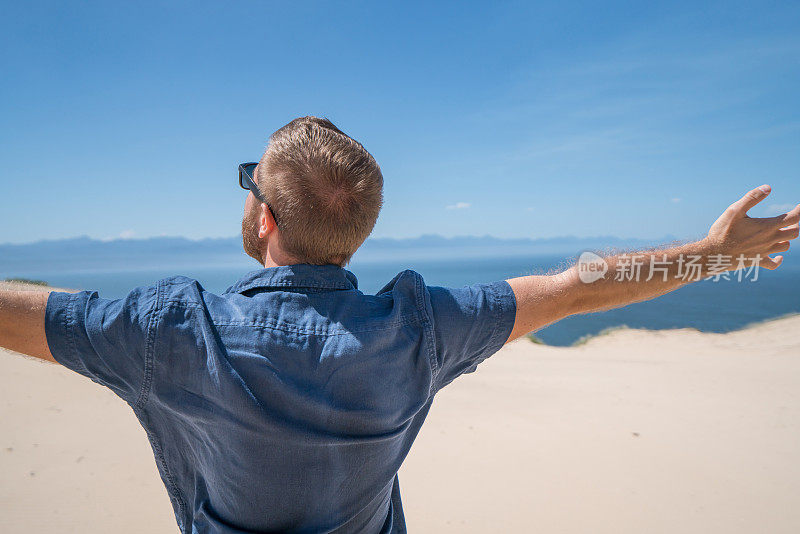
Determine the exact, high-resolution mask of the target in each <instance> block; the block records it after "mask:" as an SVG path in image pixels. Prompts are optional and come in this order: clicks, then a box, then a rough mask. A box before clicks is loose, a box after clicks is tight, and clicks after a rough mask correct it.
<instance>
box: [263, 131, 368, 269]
mask: <svg viewBox="0 0 800 534" xmlns="http://www.w3.org/2000/svg"><path fill="white" fill-rule="evenodd" d="M257 180H258V186H259V189H260V190H261V192H262V193H263V194H264V197H265V198H266V199H267V201H268V202H269V204H270V206H271V207H272V208H273V209H274V210H275V215H276V218H277V220H278V222H279V226H278V228H279V230H280V238H281V245H282V247H283V249H284V251H285V252H287V253H288V254H290V255H291V256H292V257H294V258H295V259H297V260H298V261H300V262H303V263H311V264H317V265H324V264H329V263H332V264H336V265H341V266H344V265H346V264H347V263H348V262H349V261H350V258H351V257H352V256H353V254H354V253H355V252H356V250H357V249H358V247H360V246H361V244H362V243H363V242H364V240H365V239H366V238H367V236H369V234H370V233H371V232H372V229H373V227H374V226H375V222H376V221H377V219H378V214H379V213H380V210H381V206H382V204H383V175H382V174H381V170H380V167H379V166H378V163H377V162H376V161H375V158H373V157H372V155H370V153H369V152H367V151H366V149H365V148H364V147H363V146H362V145H361V143H359V142H357V141H356V140H354V139H352V138H351V137H349V136H348V135H346V134H344V133H343V132H342V131H341V130H339V129H338V128H337V127H336V126H334V125H333V123H332V122H331V121H329V120H328V119H320V118H317V117H301V118H298V119H295V120H293V121H292V122H290V123H289V124H287V125H286V126H284V127H282V128H280V129H279V130H277V131H276V132H275V133H273V134H272V135H271V136H270V141H269V145H268V146H267V150H266V152H264V156H263V157H262V158H261V162H260V164H259V166H258V178H257Z"/></svg>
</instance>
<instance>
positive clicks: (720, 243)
mask: <svg viewBox="0 0 800 534" xmlns="http://www.w3.org/2000/svg"><path fill="white" fill-rule="evenodd" d="M770 190H771V188H770V186H768V185H762V186H760V187H757V188H755V189H753V190H752V191H749V192H748V193H747V194H745V195H744V196H743V197H742V198H741V199H739V200H737V201H736V202H734V203H733V204H731V205H730V206H729V207H728V209H726V210H725V212H724V213H723V214H722V215H720V217H719V219H717V220H716V221H715V222H714V224H713V225H711V229H710V230H709V231H708V237H706V241H707V242H708V244H709V246H710V249H711V250H713V251H714V252H715V253H717V254H723V255H726V256H732V257H733V259H734V262H735V261H736V259H737V258H739V257H741V256H743V257H744V259H745V263H746V264H747V265H750V264H753V263H755V262H756V257H759V259H758V265H759V266H760V267H764V268H766V269H769V270H774V269H777V268H778V266H779V265H780V264H781V262H782V261H783V256H775V257H774V258H771V257H769V256H768V255H769V254H775V253H778V252H785V251H787V250H789V241H791V240H792V239H796V238H797V235H798V221H800V204H799V205H797V206H795V207H794V209H793V210H791V211H790V212H788V213H784V214H782V215H778V216H776V217H765V218H754V217H749V216H748V215H747V210H749V209H750V208H752V207H753V206H755V205H756V204H758V203H759V202H761V201H762V200H764V199H765V198H767V195H769V193H770Z"/></svg>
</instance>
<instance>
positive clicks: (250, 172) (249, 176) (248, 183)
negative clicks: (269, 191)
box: [239, 162, 280, 228]
mask: <svg viewBox="0 0 800 534" xmlns="http://www.w3.org/2000/svg"><path fill="white" fill-rule="evenodd" d="M256 165H258V162H250V163H242V164H240V165H239V187H241V188H242V189H245V190H248V191H251V192H252V193H253V196H255V197H256V198H257V199H258V201H259V202H263V203H264V204H266V205H267V208H269V211H270V213H272V218H273V219H274V220H275V226H277V227H278V228H280V223H279V222H278V217H277V215H276V214H275V210H274V209H272V206H270V205H269V202H267V199H266V198H264V195H262V194H261V191H260V190H259V189H258V185H256V181H255V179H254V178H253V177H254V176H255V174H254V173H255V172H256Z"/></svg>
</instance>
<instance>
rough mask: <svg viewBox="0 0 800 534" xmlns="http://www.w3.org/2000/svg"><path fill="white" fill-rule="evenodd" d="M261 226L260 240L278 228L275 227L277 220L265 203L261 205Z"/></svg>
mask: <svg viewBox="0 0 800 534" xmlns="http://www.w3.org/2000/svg"><path fill="white" fill-rule="evenodd" d="M259 221H260V223H261V224H260V225H259V228H258V237H259V238H260V239H264V238H265V237H266V236H268V235H269V234H270V233H272V231H273V230H275V229H276V228H277V226H276V225H275V219H273V218H272V213H270V211H269V208H267V205H266V204H264V203H263V202H262V203H261V216H260V217H259Z"/></svg>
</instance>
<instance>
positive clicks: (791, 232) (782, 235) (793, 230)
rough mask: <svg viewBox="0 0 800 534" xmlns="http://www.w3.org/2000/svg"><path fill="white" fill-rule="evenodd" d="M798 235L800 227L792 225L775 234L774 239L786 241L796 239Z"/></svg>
mask: <svg viewBox="0 0 800 534" xmlns="http://www.w3.org/2000/svg"><path fill="white" fill-rule="evenodd" d="M798 235H800V225H797V224H793V225H792V226H787V227H786V228H783V229H781V230H778V231H777V232H775V237H776V238H777V239H779V240H781V241H788V240H790V239H797V236H798Z"/></svg>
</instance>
